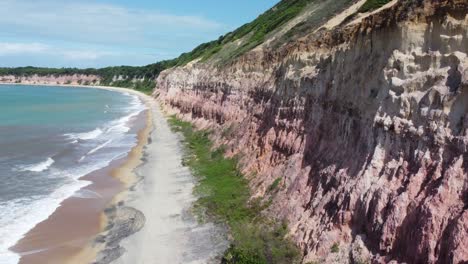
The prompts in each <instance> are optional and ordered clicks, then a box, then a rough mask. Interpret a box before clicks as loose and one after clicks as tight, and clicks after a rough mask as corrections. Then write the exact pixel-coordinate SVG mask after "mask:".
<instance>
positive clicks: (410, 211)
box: [154, 0, 468, 263]
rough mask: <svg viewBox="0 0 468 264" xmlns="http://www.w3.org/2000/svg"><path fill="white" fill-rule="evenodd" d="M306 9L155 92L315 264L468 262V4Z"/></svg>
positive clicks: (225, 44)
mask: <svg viewBox="0 0 468 264" xmlns="http://www.w3.org/2000/svg"><path fill="white" fill-rule="evenodd" d="M305 2H306V3H304V1H288V0H285V1H282V2H281V3H280V4H279V6H277V7H275V8H276V9H275V8H273V9H272V10H270V11H269V12H270V13H271V12H275V11H276V10H278V9H281V8H282V6H281V5H285V4H288V3H289V4H291V5H299V4H301V8H300V9H299V11H298V12H297V13H294V17H288V18H287V19H284V20H281V23H278V24H276V25H275V28H274V29H272V30H267V31H264V32H263V33H264V34H263V35H262V36H261V38H255V39H254V38H253V37H252V35H254V36H256V35H258V34H257V33H258V30H257V29H256V27H254V26H253V25H252V24H250V28H248V30H245V31H246V33H245V34H241V35H237V36H238V37H232V36H233V35H227V37H228V38H229V37H230V36H231V37H230V38H229V40H228V41H226V38H225V39H221V40H219V42H218V44H216V46H212V47H213V49H212V50H210V53H209V55H205V56H202V57H198V58H197V57H195V58H194V60H192V61H191V62H190V63H188V64H186V65H185V66H178V67H174V68H171V69H168V70H166V71H164V72H162V73H161V74H160V75H159V78H158V79H157V81H156V83H157V89H156V90H155V94H154V95H155V96H156V97H158V100H160V101H161V102H162V103H163V104H164V105H165V107H166V108H167V109H168V110H169V111H172V112H175V113H178V114H179V115H180V116H182V117H184V118H185V119H186V120H191V121H193V122H194V123H195V124H196V125H197V126H198V127H200V128H210V129H212V130H213V131H214V135H213V140H214V141H215V142H216V144H217V145H225V146H226V149H227V150H228V152H227V154H228V155H229V156H234V155H237V156H238V157H239V158H240V165H241V168H242V170H243V172H244V173H245V174H246V175H248V177H249V182H250V188H251V190H252V192H253V194H254V196H255V197H258V198H261V199H264V200H265V201H266V200H271V206H269V208H268V209H267V210H266V211H265V213H266V214H269V215H271V216H274V217H277V218H279V219H286V220H287V221H288V223H289V228H290V232H289V234H290V236H291V237H292V238H293V240H294V241H295V242H296V243H297V244H298V245H299V246H300V248H301V249H302V251H303V253H304V256H305V257H304V263H307V262H313V261H316V262H320V263H322V262H325V263H369V262H373V263H389V262H393V263H401V262H407V263H467V262H468V210H467V209H468V177H467V172H468V58H467V53H468V17H467V11H468V3H467V1H466V0H418V1H403V0H400V1H397V0H394V1H387V2H388V3H387V4H385V5H384V6H381V7H379V8H377V9H373V10H366V11H363V9H362V7H363V5H365V2H366V1H344V0H342V1H331V0H328V1H305ZM289 8H290V7H288V9H287V10H290V9H289ZM266 14H267V15H268V13H266ZM273 16H274V17H277V14H273ZM260 18H261V17H260ZM238 33H239V32H237V33H236V32H234V34H238ZM249 34H250V35H249ZM258 39H260V41H258ZM253 41H257V42H255V43H254V42H253ZM220 43H221V44H222V45H220ZM252 43H253V44H252ZM239 49H240V51H239ZM271 186H275V187H277V188H275V189H273V190H272V188H271Z"/></svg>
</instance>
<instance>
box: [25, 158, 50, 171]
mask: <svg viewBox="0 0 468 264" xmlns="http://www.w3.org/2000/svg"><path fill="white" fill-rule="evenodd" d="M54 162H55V160H54V159H52V158H48V159H47V160H46V161H43V162H39V163H36V164H32V165H27V166H24V167H22V168H21V169H20V170H21V171H31V172H42V171H45V170H47V169H49V168H50V166H52V164H54Z"/></svg>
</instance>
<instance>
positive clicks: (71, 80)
mask: <svg viewBox="0 0 468 264" xmlns="http://www.w3.org/2000/svg"><path fill="white" fill-rule="evenodd" d="M100 81H101V77H99V76H96V75H84V74H74V75H58V76H56V75H45V76H39V75H32V76H21V77H18V76H13V75H4V76H0V83H22V84H50V85H56V84H58V85H63V84H70V85H79V84H86V85H99V84H100Z"/></svg>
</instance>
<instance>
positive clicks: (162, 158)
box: [113, 102, 228, 264]
mask: <svg viewBox="0 0 468 264" xmlns="http://www.w3.org/2000/svg"><path fill="white" fill-rule="evenodd" d="M151 111H152V118H153V120H152V123H153V126H154V130H153V131H152V133H151V135H150V144H148V145H147V147H146V149H145V154H144V157H145V162H144V163H143V164H142V165H141V166H140V167H139V168H138V169H137V170H136V173H137V175H139V176H140V177H141V181H139V183H138V184H137V185H136V186H135V188H134V191H133V192H131V193H130V195H129V196H128V201H127V205H128V206H131V207H133V208H136V209H138V210H139V211H141V212H143V214H144V215H145V218H146V224H145V226H144V227H143V228H142V229H141V231H139V232H138V233H136V234H134V235H132V236H129V237H128V238H125V239H124V240H123V241H122V242H121V245H122V247H123V248H125V253H124V254H123V255H122V257H121V258H120V259H118V260H117V261H115V262H113V263H116V264H128V263H138V264H158V263H161V264H165V263H171V264H178V263H210V262H215V263H219V262H220V261H219V259H216V258H217V257H219V256H220V255H221V254H222V252H224V251H225V250H226V249H227V246H228V243H227V240H226V237H225V233H226V232H225V229H224V228H222V227H220V226H216V225H214V224H210V223H207V224H199V223H198V222H197V221H196V219H195V218H194V216H193V214H192V212H191V207H192V204H193V202H194V201H195V200H196V197H195V196H194V194H193V187H194V186H195V184H196V180H195V179H194V177H193V176H192V174H191V173H190V170H189V169H188V168H187V167H184V166H182V157H183V149H182V145H181V138H180V136H179V135H178V134H175V133H174V132H172V131H171V129H170V127H169V125H168V123H167V121H166V118H165V117H164V115H163V113H162V112H161V110H160V109H159V106H158V105H157V103H156V102H152V103H151Z"/></svg>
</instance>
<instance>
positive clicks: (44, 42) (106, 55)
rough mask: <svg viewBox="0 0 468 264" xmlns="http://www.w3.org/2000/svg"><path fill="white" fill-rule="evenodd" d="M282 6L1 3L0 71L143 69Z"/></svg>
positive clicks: (171, 0)
mask: <svg viewBox="0 0 468 264" xmlns="http://www.w3.org/2000/svg"><path fill="white" fill-rule="evenodd" d="M278 1H279V0H235V1H231V0H230V1H221V0H0V67H19V66H40V67H78V68H89V67H106V66H117V65H132V66H138V65H147V64H150V63H154V62H157V61H160V60H164V59H171V58H175V57H177V56H178V55H180V54H181V53H182V52H188V51H190V50H192V49H193V48H195V47H196V46H198V45H199V44H201V43H204V42H207V41H211V40H214V39H217V38H218V37H219V36H221V35H224V34H225V33H227V32H230V31H232V30H234V29H236V28H238V27H239V26H241V25H243V24H245V23H248V22H250V21H252V20H253V19H255V18H256V17H257V16H258V15H260V14H261V13H263V12H264V11H266V10H267V9H268V8H270V7H272V6H274V5H275V4H276V3H277V2H278Z"/></svg>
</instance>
